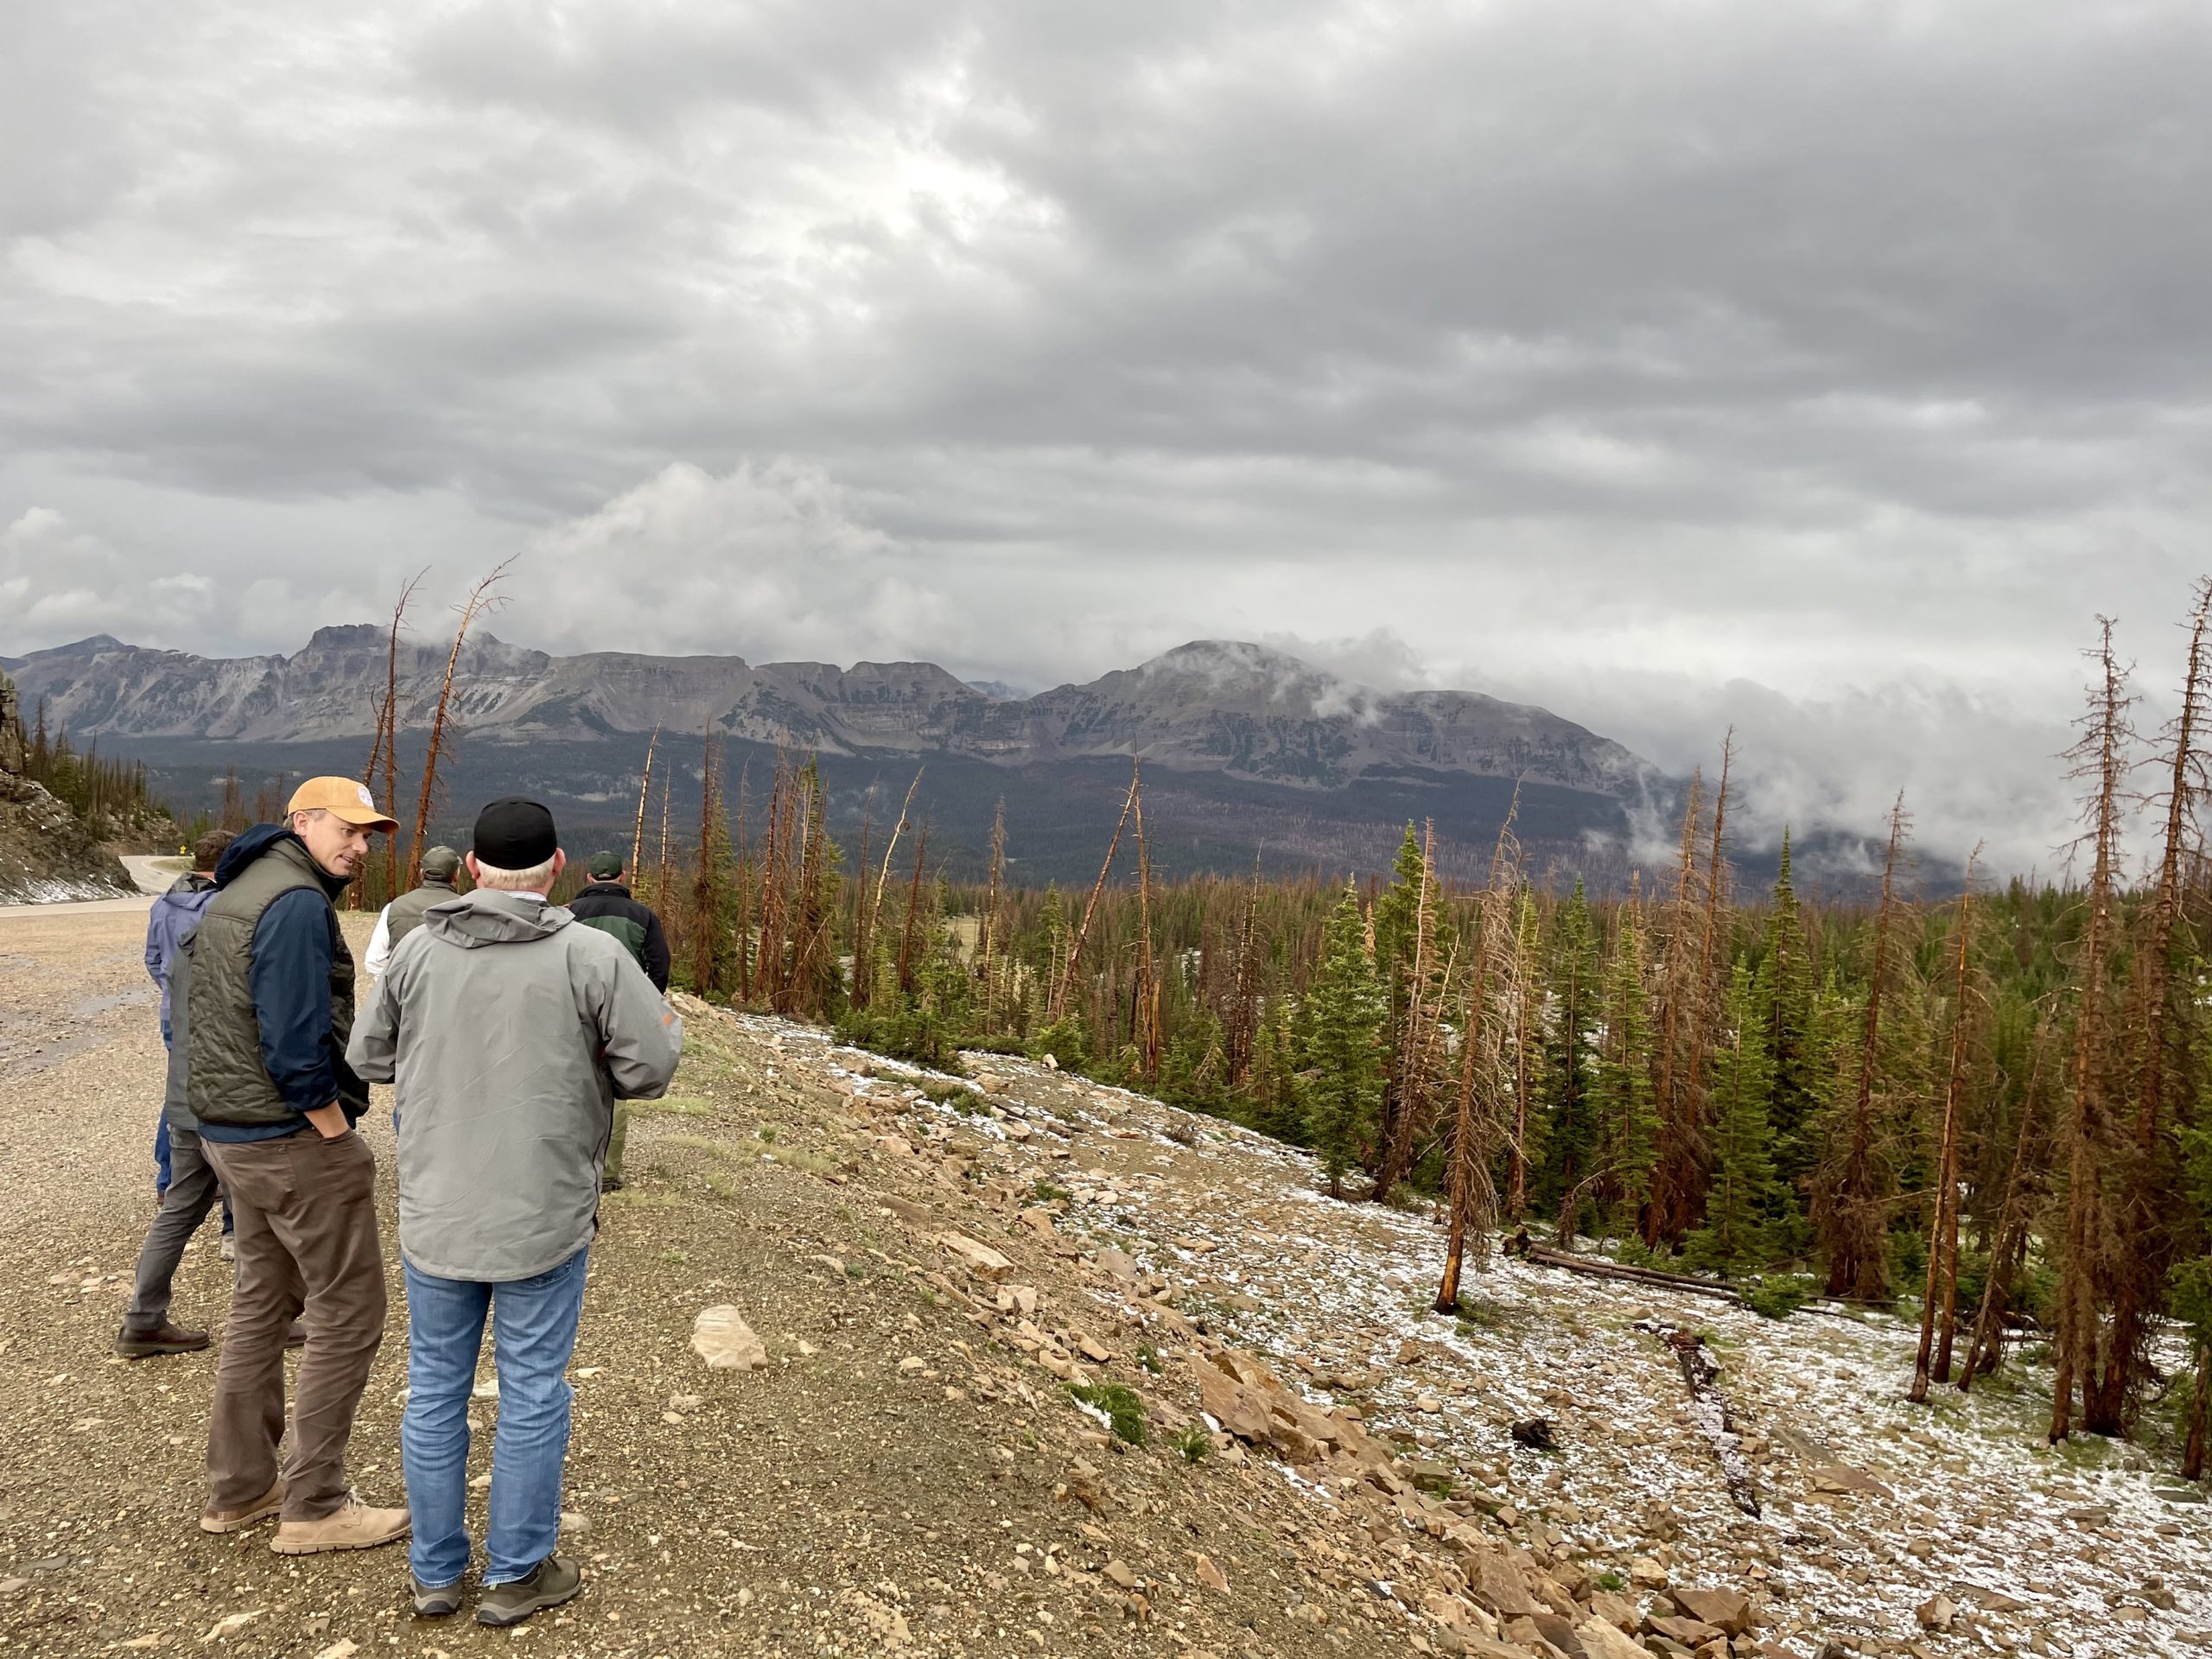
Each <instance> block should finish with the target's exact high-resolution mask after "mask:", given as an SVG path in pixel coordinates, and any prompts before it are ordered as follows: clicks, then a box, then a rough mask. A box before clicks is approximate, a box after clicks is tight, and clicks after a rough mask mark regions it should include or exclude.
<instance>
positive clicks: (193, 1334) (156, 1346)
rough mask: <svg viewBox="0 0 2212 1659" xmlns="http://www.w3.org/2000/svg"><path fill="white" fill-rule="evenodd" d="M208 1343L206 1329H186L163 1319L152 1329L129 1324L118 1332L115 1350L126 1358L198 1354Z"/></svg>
mask: <svg viewBox="0 0 2212 1659" xmlns="http://www.w3.org/2000/svg"><path fill="white" fill-rule="evenodd" d="M206 1346H207V1332H205V1331H186V1330H181V1329H180V1328H179V1327H177V1326H176V1325H171V1324H170V1323H169V1322H168V1320H167V1319H163V1320H162V1322H161V1324H160V1325H156V1327H155V1328H154V1329H153V1330H151V1331H133V1330H131V1329H130V1327H128V1326H127V1325H126V1326H125V1327H124V1329H123V1330H121V1331H118V1332H116V1337H115V1351H116V1352H117V1353H118V1354H121V1355H122V1356H123V1357H124V1358H125V1359H151V1358H153V1357H155V1356H156V1355H157V1354H196V1353H198V1352H199V1351H200V1350H201V1349H202V1348H205V1347H206Z"/></svg>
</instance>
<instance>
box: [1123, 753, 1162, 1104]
mask: <svg viewBox="0 0 2212 1659" xmlns="http://www.w3.org/2000/svg"><path fill="white" fill-rule="evenodd" d="M1129 787H1130V790H1131V791H1132V801H1131V810H1132V812H1133V815H1134V816H1135V819H1136V831H1137V978H1136V984H1135V995H1136V1009H1135V1014H1136V1017H1135V1020H1133V1021H1132V1022H1131V1023H1132V1025H1133V1026H1134V1027H1135V1029H1134V1030H1133V1031H1132V1032H1131V1033H1130V1035H1131V1036H1133V1037H1134V1038H1135V1039H1136V1046H1137V1063H1138V1065H1141V1066H1142V1067H1143V1068H1144V1077H1145V1081H1146V1082H1147V1083H1150V1082H1153V1081H1154V1080H1156V1079H1157V1078H1158V1077H1159V1076H1160V978H1159V973H1158V969H1157V966H1156V964H1155V963H1154V961H1153V957H1152V844H1151V842H1148V841H1147V840H1146V838H1145V833H1144V791H1143V789H1142V787H1141V786H1140V785H1137V784H1136V783H1135V782H1132V783H1131V785H1130V786H1129Z"/></svg>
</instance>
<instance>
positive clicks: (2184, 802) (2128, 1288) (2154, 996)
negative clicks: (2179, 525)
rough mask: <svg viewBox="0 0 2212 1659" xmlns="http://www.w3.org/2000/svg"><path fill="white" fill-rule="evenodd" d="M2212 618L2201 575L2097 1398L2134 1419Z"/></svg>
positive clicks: (2148, 1324) (2112, 1418) (2143, 983)
mask: <svg viewBox="0 0 2212 1659" xmlns="http://www.w3.org/2000/svg"><path fill="white" fill-rule="evenodd" d="M2208 621H2212V577H2207V578H2203V579H2202V580H2200V581H2199V582H2197V585H2196V608H2195V610H2194V611H2193V612H2192V613H2191V614H2190V631H2189V668H2188V671H2187V673H2186V674H2185V675H2184V677H2183V681H2182V695H2181V709H2180V712H2179V713H2178V714H2177V715H2175V717H2174V721H2173V723H2172V725H2171V727H2170V728H2168V731H2167V741H2169V742H2170V743H2171V746H2172V747H2171V753H2169V754H2167V755H2166V756H2165V757H2164V759H2165V760H2166V771H2167V779H2166V789H2165V797H2164V807H2165V809H2166V813H2165V836H2164V845H2163V849H2162V852H2161V856H2160V858H2159V861H2158V888H2157V894H2156V898H2155V900H2154V902H2153V903H2152V907H2151V929H2150V938H2148V939H2146V940H2145V941H2144V945H2143V950H2142V951H2141V953H2140V956H2139V958H2138V959H2139V962H2140V963H2141V964H2142V966H2141V968H2140V969H2139V975H2140V979H2139V992H2138V994H2139V999H2140V1007H2141V1008H2142V1032H2143V1052H2142V1064H2141V1065H2140V1067H2139V1069H2138V1071H2137V1073H2136V1079H2135V1122H2134V1134H2133V1144H2132V1146H2131V1147H2129V1148H2128V1150H2127V1153H2126V1156H2125V1158H2124V1160H2122V1163H2121V1167H2120V1176H2121V1181H2120V1211H2119V1214H2118V1215H2116V1216H2115V1217H2113V1221H2114V1224H2115V1226H2116V1228H2117V1230H2118V1235H2119V1242H2120V1248H2119V1249H2117V1250H2116V1251H2115V1252H2114V1253H2113V1262H2114V1263H2115V1276H2116V1278H2117V1280H2118V1282H2117V1284H2116V1285H2115V1287H2114V1291H2113V1317H2112V1349H2111V1359H2110V1362H2109V1363H2108V1365H2107V1370H2106V1372H2105V1376H2104V1377H2103V1378H2102V1379H2101V1383H2100V1384H2099V1386H2098V1388H2097V1390H2096V1395H2097V1397H2096V1399H2095V1401H2094V1402H2093V1403H2091V1402H2085V1403H2088V1404H2089V1411H2090V1414H2092V1415H2093V1416H2094V1417H2095V1419H2096V1420H2097V1421H2098V1422H2100V1423H2107V1424H2109V1423H2123V1424H2124V1423H2125V1422H2126V1421H2127V1419H2128V1418H2129V1417H2130V1416H2131V1415H2132V1410H2131V1408H2132V1403H2133V1394H2134V1391H2135V1390H2136V1389H2137V1388H2138V1387H2139V1384H2140V1383H2141V1382H2142V1381H2143V1379H2144V1378H2145V1376H2146V1375H2147V1374H2148V1373H2149V1371H2150V1369H2151V1367H2150V1353H2149V1350H2150V1345H2151V1339H2152V1335H2153V1333H2154V1332H2155V1330H2156V1327H2157V1324H2158V1316H2159V1314H2160V1313H2163V1312H2164V1306H2165V1288H2166V1283H2167V1274H2168V1273H2169V1271H2170V1270H2171V1268H2172V1266H2173V1254H2174V1252H2173V1247H2172V1241H2171V1232H2170V1230H2169V1229H2168V1228H2167V1226H2166V1225H2165V1224H2164V1220H2163V1217H2162V1215H2161V1206H2160V1205H2159V1201H2158V1199H2159V1194H2158V1154H2159V1149H2160V1146H2161V1143H2162V1141H2163V1138H2164V1135H2165V1133H2166V1129H2165V1120H2166V1104H2167V1102H2166V1096H2167V1093H2168V1084H2167V1071H2166V1061H2167V1057H2168V1050H2169V1046H2170V1044H2171V1042H2172V1040H2173V1033H2172V1029H2171V1027H2172V1019H2173V953H2174V936H2175V933H2176V931H2177V928H2178V926H2179V925H2180V921H2181V909H2182V887H2183V880H2182V878H2183V857H2184V855H2185V853H2186V852H2187V849H2188V846H2189V843H2190V842H2191V841H2192V840H2193V839H2194V836H2195V829H2196V799H2197V795H2198V791H2199V789H2200V788H2201V783H2200V767H2201V763H2202V757H2201V756H2200V755H2199V754H2198V753H2197V752H2196V751H2197V726H2198V723H2199V721H2200V720H2201V718H2202V715H2203V714H2204V712H2205V709H2204V700H2205V696H2206V676H2207V669H2208V664H2207V661H2206V651H2205V647H2206V645H2207V638H2206V629H2207V624H2208Z"/></svg>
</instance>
